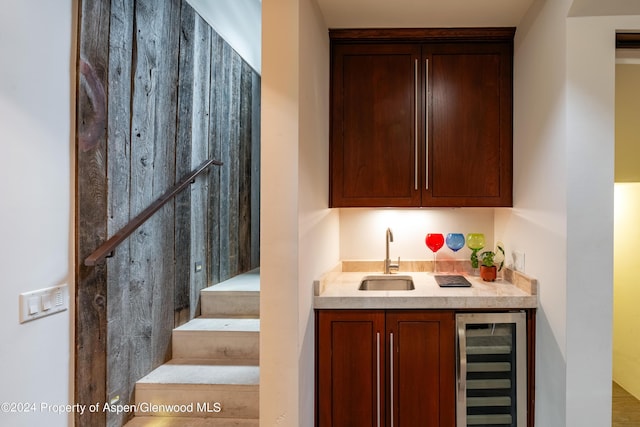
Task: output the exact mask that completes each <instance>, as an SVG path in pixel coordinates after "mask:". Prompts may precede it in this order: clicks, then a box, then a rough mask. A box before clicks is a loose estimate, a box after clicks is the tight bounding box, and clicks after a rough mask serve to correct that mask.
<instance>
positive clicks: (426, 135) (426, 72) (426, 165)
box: [424, 59, 429, 190]
mask: <svg viewBox="0 0 640 427" xmlns="http://www.w3.org/2000/svg"><path fill="white" fill-rule="evenodd" d="M424 75H425V79H424V81H425V83H424V84H425V88H424V93H425V97H424V108H425V119H424V175H425V177H424V182H425V190H428V189H429V60H428V59H425V60H424Z"/></svg>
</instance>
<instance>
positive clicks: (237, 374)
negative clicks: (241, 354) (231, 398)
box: [137, 364, 260, 385]
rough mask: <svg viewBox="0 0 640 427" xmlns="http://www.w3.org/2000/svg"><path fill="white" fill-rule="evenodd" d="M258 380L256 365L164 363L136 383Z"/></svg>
mask: <svg viewBox="0 0 640 427" xmlns="http://www.w3.org/2000/svg"><path fill="white" fill-rule="evenodd" d="M259 382H260V368H259V367H258V366H250V365H205V364H184V365H183V364H165V365H161V366H159V367H157V368H156V369H154V370H153V371H151V373H149V374H148V375H146V376H145V377H143V378H142V379H140V380H139V381H138V382H137V384H138V385H145V384H148V385H151V384H158V385H160V384H205V385H218V384H226V385H258V384H259Z"/></svg>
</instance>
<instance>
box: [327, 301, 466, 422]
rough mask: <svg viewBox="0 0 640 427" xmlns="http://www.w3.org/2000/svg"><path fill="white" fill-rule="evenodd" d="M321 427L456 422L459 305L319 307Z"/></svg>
mask: <svg viewBox="0 0 640 427" xmlns="http://www.w3.org/2000/svg"><path fill="white" fill-rule="evenodd" d="M316 320H317V322H316V326H317V335H316V336H317V342H316V349H317V350H316V351H317V381H316V384H317V394H316V399H317V401H316V402H317V410H316V417H317V419H316V425H317V426H319V427H329V426H331V427H359V426H367V427H381V426H385V427H386V426H389V427H415V426H424V427H454V426H455V415H456V389H455V385H456V366H455V361H456V355H455V314H454V312H453V311H404V310H318V311H317V319H316Z"/></svg>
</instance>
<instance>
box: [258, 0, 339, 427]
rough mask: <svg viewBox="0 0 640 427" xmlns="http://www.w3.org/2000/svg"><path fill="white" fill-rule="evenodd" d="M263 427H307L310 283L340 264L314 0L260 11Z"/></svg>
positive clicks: (321, 38)
mask: <svg viewBox="0 0 640 427" xmlns="http://www.w3.org/2000/svg"><path fill="white" fill-rule="evenodd" d="M262 16H263V18H262V25H263V30H264V31H263V44H262V58H263V60H262V120H261V122H262V130H261V131H262V135H261V144H262V149H261V151H262V155H261V162H262V165H261V168H262V171H261V174H262V175H261V182H262V188H261V227H260V229H261V248H260V253H261V260H260V280H261V296H260V317H261V319H260V329H261V330H260V335H261V339H260V425H262V426H274V425H278V426H290V427H307V426H308V427H311V426H313V416H314V343H313V341H314V338H313V337H314V318H313V295H312V282H313V279H315V278H316V277H318V275H319V274H321V273H322V272H324V271H326V270H328V269H329V268H331V267H333V266H334V265H335V264H336V263H337V261H338V252H339V246H338V238H339V237H338V233H339V228H338V216H337V215H338V214H337V212H335V211H332V210H329V209H328V208H327V200H328V140H329V138H328V128H329V119H328V114H329V108H328V104H329V98H328V97H329V40H328V33H327V29H326V26H325V25H324V22H323V20H322V16H321V14H320V12H319V10H318V8H317V6H316V3H315V1H314V0H284V1H280V2H265V3H264V4H263V9H262Z"/></svg>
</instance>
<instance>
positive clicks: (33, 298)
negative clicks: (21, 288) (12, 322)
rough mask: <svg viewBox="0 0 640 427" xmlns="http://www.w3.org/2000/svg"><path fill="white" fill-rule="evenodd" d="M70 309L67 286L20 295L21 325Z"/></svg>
mask: <svg viewBox="0 0 640 427" xmlns="http://www.w3.org/2000/svg"><path fill="white" fill-rule="evenodd" d="M68 308H69V286H68V285H67V284H63V285H58V286H52V287H50V288H45V289H38V290H37V291H30V292H24V293H21V294H20V323H24V322H28V321H30V320H35V319H40V318H41V317H44V316H49V315H51V314H55V313H60V312H61V311H65V310H67V309H68Z"/></svg>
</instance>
